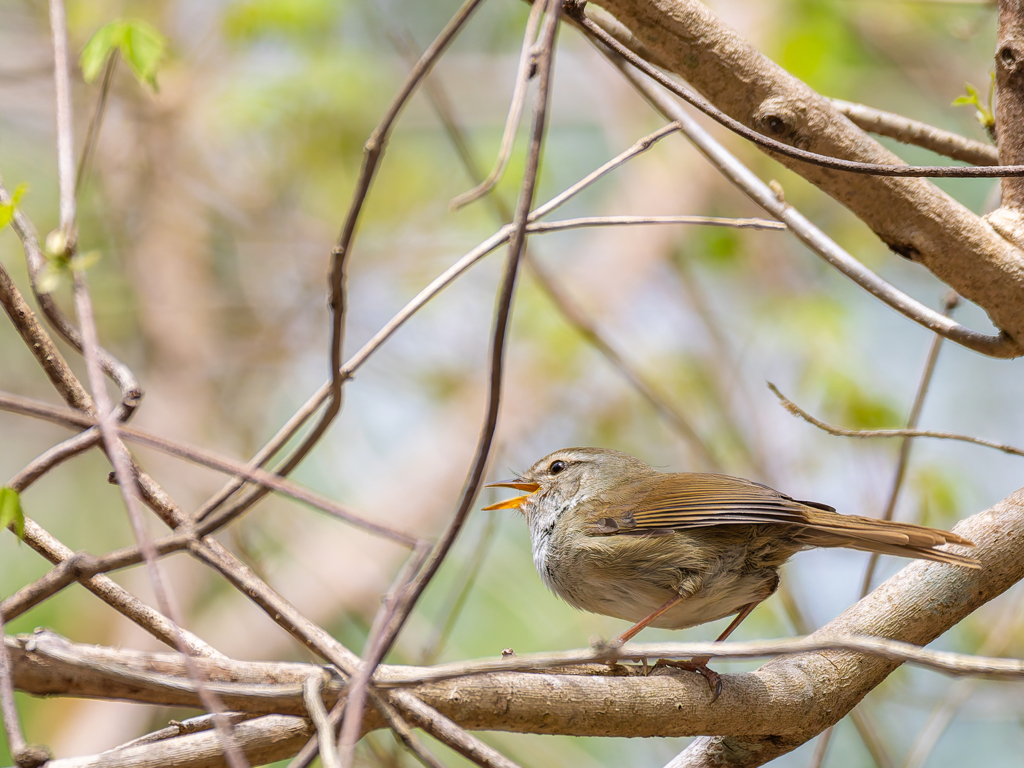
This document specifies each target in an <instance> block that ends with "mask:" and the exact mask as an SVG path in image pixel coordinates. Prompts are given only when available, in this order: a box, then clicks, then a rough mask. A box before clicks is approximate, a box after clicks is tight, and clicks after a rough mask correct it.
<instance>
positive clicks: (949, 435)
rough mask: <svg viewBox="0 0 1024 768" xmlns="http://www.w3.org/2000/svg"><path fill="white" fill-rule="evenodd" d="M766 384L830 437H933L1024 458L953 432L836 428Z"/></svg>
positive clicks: (990, 442) (1021, 453)
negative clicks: (992, 449)
mask: <svg viewBox="0 0 1024 768" xmlns="http://www.w3.org/2000/svg"><path fill="white" fill-rule="evenodd" d="M767 384H768V389H770V390H771V391H772V392H773V393H774V395H775V396H776V397H777V398H779V402H781V403H782V407H783V408H785V409H786V410H787V411H789V412H790V413H791V414H793V415H794V416H799V417H800V418H801V419H803V420H804V421H806V422H808V423H810V424H813V425H814V426H816V427H817V428H818V429H821V430H823V431H825V432H828V433H829V434H830V435H835V436H836V437H859V438H869V437H934V438H937V439H939V440H959V441H960V442H964V443H972V444H974V445H981V446H984V447H985V448H994V449H995V450H997V451H1002V452H1003V453H1008V454H1010V455H1011V456H1024V448H1017V447H1015V446H1012V445H1007V444H1005V443H997V442H995V441H993V440H986V439H984V438H982V437H971V436H970V435H958V434H956V433H954V432H936V431H933V430H927V429H845V428H843V427H836V426H833V425H831V424H828V423H826V422H824V421H822V420H821V419H816V418H815V417H814V416H811V414H809V413H808V412H807V411H805V410H804V409H803V408H801V407H800V406H799V405H797V404H796V403H794V402H793V401H792V400H790V399H788V398H787V397H786V396H785V395H783V394H782V393H781V392H780V391H779V389H778V387H776V386H775V385H774V384H772V383H771V382H770V381H769V382H767Z"/></svg>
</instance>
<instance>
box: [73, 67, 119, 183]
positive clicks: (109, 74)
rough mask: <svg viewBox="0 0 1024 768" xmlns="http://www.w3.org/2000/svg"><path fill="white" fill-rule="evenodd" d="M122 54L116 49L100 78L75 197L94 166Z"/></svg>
mask: <svg viewBox="0 0 1024 768" xmlns="http://www.w3.org/2000/svg"><path fill="white" fill-rule="evenodd" d="M120 58H121V54H120V53H119V52H118V50H117V48H115V49H114V50H113V51H112V52H111V53H110V55H109V56H107V61H106V63H105V64H104V65H103V76H102V77H101V78H100V96H99V98H98V99H97V100H96V109H95V110H94V111H93V113H92V117H91V118H89V128H88V129H87V130H86V132H85V146H84V147H83V148H82V156H81V157H80V158H79V159H78V171H77V172H76V173H75V196H76V197H77V196H78V193H79V192H80V191H81V189H82V184H83V183H84V182H85V177H86V174H88V173H89V168H90V165H91V164H92V157H93V153H94V152H95V151H96V144H97V142H98V141H99V138H100V129H102V128H103V116H104V115H105V114H106V110H107V97H108V96H109V95H110V84H111V82H112V81H113V79H114V69H115V68H116V67H117V62H118V60H119V59H120Z"/></svg>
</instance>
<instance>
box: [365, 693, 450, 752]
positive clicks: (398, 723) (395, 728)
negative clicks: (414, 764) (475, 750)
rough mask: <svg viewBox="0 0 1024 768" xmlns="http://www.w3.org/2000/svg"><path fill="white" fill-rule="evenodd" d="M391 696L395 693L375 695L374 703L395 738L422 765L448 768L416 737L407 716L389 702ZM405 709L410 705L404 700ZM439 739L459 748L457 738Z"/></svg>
mask: <svg viewBox="0 0 1024 768" xmlns="http://www.w3.org/2000/svg"><path fill="white" fill-rule="evenodd" d="M391 698H394V695H392V696H391V697H385V696H379V695H374V697H373V705H374V706H375V707H376V708H377V711H378V712H380V713H381V715H382V716H383V717H384V719H385V720H386V721H387V724H388V726H389V727H390V728H391V733H392V735H394V737H395V739H397V741H398V743H399V744H401V745H402V746H403V747H404V748H405V749H406V750H408V751H409V754H411V755H412V756H413V757H415V758H416V759H417V760H419V761H420V763H421V764H422V765H424V766H426V768H446V766H445V764H444V763H442V762H441V761H440V760H438V759H437V757H435V756H434V754H433V753H432V752H431V751H430V750H429V749H427V748H426V747H425V746H423V743H422V742H421V741H420V740H419V739H418V738H416V734H415V733H413V730H412V728H410V727H409V724H408V723H407V722H405V718H404V717H403V716H402V715H401V714H399V712H398V710H397V709H396V708H395V707H393V706H391V704H390V703H389V699H391ZM403 709H408V705H407V704H405V703H404V702H403ZM439 740H440V741H442V742H443V743H445V744H448V745H449V746H451V747H452V748H453V749H458V746H457V744H458V742H457V741H456V740H455V739H447V740H445V739H444V738H441V739H439Z"/></svg>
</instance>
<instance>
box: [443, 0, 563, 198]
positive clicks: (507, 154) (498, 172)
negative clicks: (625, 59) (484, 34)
mask: <svg viewBox="0 0 1024 768" xmlns="http://www.w3.org/2000/svg"><path fill="white" fill-rule="evenodd" d="M543 10H544V3H534V4H533V7H531V8H530V16H529V18H527V20H526V30H525V32H524V33H523V45H522V47H521V48H520V49H519V67H518V69H517V70H516V84H515V88H514V89H513V90H512V99H511V100H510V103H509V108H508V117H507V118H506V120H505V132H504V133H503V134H502V137H501V146H500V147H499V148H498V156H497V159H496V160H495V161H494V168H493V169H492V170H491V172H490V173H489V174H487V177H486V178H485V179H483V180H482V181H480V182H479V183H478V184H477V185H476V186H475V187H473V189H471V190H469V191H468V192H463V193H462V194H461V195H459V196H458V197H456V198H455V199H454V200H452V201H451V203H449V204H448V207H449V208H450V209H451V210H453V211H457V210H458V209H459V208H462V207H463V206H464V205H468V204H469V203H472V202H473V201H474V200H478V199H479V198H481V197H483V196H484V195H486V194H487V193H488V192H490V191H491V190H492V189H494V185H495V184H497V183H498V180H499V179H500V178H501V176H502V174H503V173H504V172H505V169H506V168H507V167H508V161H509V160H510V159H511V157H512V146H513V145H514V144H515V141H516V133H517V132H518V131H519V122H520V120H521V119H522V117H523V107H524V106H525V104H526V89H527V86H529V84H530V78H531V77H532V71H531V70H532V69H533V67H534V66H536V61H534V47H533V46H534V44H535V43H536V42H537V30H538V29H539V28H540V18H541V11H543Z"/></svg>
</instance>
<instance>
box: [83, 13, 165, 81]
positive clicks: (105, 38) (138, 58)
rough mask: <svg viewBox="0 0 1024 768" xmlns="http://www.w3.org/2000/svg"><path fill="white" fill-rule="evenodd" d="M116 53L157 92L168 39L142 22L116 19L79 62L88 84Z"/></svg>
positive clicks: (100, 32)
mask: <svg viewBox="0 0 1024 768" xmlns="http://www.w3.org/2000/svg"><path fill="white" fill-rule="evenodd" d="M115 52H116V53H120V54H121V57H122V58H123V59H124V60H125V61H126V62H127V63H128V66H129V67H130V68H131V70H132V73H133V74H134V75H135V79H136V80H138V81H139V82H140V83H144V84H146V85H148V86H150V87H151V88H152V89H153V90H154V91H155V90H156V89H157V86H156V73H157V70H158V69H159V67H160V62H161V61H163V58H164V55H165V54H166V52H167V38H166V37H164V36H163V35H162V34H160V30H158V29H157V28H156V27H154V26H153V25H152V24H149V23H147V22H145V21H142V20H141V19H116V20H115V21H112V22H110V23H109V24H107V25H106V26H103V27H100V28H99V29H98V30H97V31H96V33H95V34H94V35H93V36H92V37H91V38H89V42H88V43H86V44H85V48H83V49H82V55H81V57H79V60H78V63H79V66H81V68H82V76H83V77H84V78H85V81H86V82H87V83H91V82H92V81H93V80H95V79H96V78H97V77H99V74H100V72H101V71H102V70H103V66H104V65H105V64H106V63H107V59H109V58H110V56H112V55H113V54H114V53H115Z"/></svg>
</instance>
